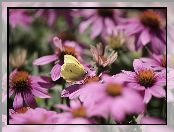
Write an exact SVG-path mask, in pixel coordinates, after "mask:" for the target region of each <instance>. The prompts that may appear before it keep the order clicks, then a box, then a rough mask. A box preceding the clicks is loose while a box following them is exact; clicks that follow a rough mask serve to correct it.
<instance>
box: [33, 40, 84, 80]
mask: <svg viewBox="0 0 174 132" xmlns="http://www.w3.org/2000/svg"><path fill="white" fill-rule="evenodd" d="M53 43H54V46H55V47H56V49H55V53H54V54H52V55H47V56H43V57H40V58H38V59H36V60H35V61H34V62H33V64H34V65H45V64H48V63H50V62H55V65H54V67H53V68H52V70H51V72H50V74H51V78H52V80H53V81H56V80H58V79H59V78H60V72H61V65H63V63H64V55H72V56H74V57H76V58H77V59H78V60H81V57H80V53H81V48H80V47H79V46H78V45H77V43H76V42H74V41H66V42H65V43H64V44H62V41H61V40H60V39H59V38H58V37H54V38H53Z"/></svg>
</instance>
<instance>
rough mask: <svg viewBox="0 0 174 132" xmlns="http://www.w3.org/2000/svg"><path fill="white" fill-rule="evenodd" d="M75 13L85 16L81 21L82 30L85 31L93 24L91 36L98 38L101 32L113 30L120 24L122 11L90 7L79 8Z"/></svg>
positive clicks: (80, 28)
mask: <svg viewBox="0 0 174 132" xmlns="http://www.w3.org/2000/svg"><path fill="white" fill-rule="evenodd" d="M75 14H76V15H78V16H82V17H84V21H83V22H81V23H80V27H79V30H80V32H84V31H85V30H86V29H87V28H88V27H89V26H90V25H91V38H96V37H97V36H99V35H100V34H108V33H109V34H110V33H111V32H112V29H113V28H115V27H116V26H117V25H118V19H119V18H118V17H119V16H120V14H121V12H120V11H119V10H115V9H88V10H79V11H77V12H76V13H75Z"/></svg>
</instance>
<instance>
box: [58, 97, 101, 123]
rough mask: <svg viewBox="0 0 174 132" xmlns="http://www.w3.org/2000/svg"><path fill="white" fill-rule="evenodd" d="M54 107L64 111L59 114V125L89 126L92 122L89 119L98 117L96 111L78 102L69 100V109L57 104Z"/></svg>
mask: <svg viewBox="0 0 174 132" xmlns="http://www.w3.org/2000/svg"><path fill="white" fill-rule="evenodd" d="M55 107H56V108H58V109H62V110H64V112H63V113H60V114H59V118H60V120H59V122H60V123H61V124H91V123H94V122H92V120H90V119H89V118H90V117H92V116H97V115H100V113H99V111H98V110H97V109H94V108H93V107H91V106H86V105H82V104H81V102H80V101H79V100H71V101H70V107H68V106H67V105H63V104H58V105H56V106H55Z"/></svg>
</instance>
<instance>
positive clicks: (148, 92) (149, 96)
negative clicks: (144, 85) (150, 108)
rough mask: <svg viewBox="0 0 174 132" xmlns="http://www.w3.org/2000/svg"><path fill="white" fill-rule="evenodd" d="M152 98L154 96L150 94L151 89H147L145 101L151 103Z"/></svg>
mask: <svg viewBox="0 0 174 132" xmlns="http://www.w3.org/2000/svg"><path fill="white" fill-rule="evenodd" d="M151 98H152V94H151V92H150V90H149V89H146V90H145V93H144V101H143V102H145V103H146V104H147V103H149V101H150V99H151Z"/></svg>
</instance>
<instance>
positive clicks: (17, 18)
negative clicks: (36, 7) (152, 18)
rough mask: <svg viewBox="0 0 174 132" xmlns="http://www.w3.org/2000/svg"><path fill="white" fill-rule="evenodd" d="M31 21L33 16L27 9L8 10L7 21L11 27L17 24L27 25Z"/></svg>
mask: <svg viewBox="0 0 174 132" xmlns="http://www.w3.org/2000/svg"><path fill="white" fill-rule="evenodd" d="M32 21H33V18H32V17H31V16H29V10H26V9H10V11H9V23H10V25H11V26H12V27H13V28H15V27H16V26H17V25H22V26H26V25H29V24H30V23H31V22H32Z"/></svg>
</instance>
